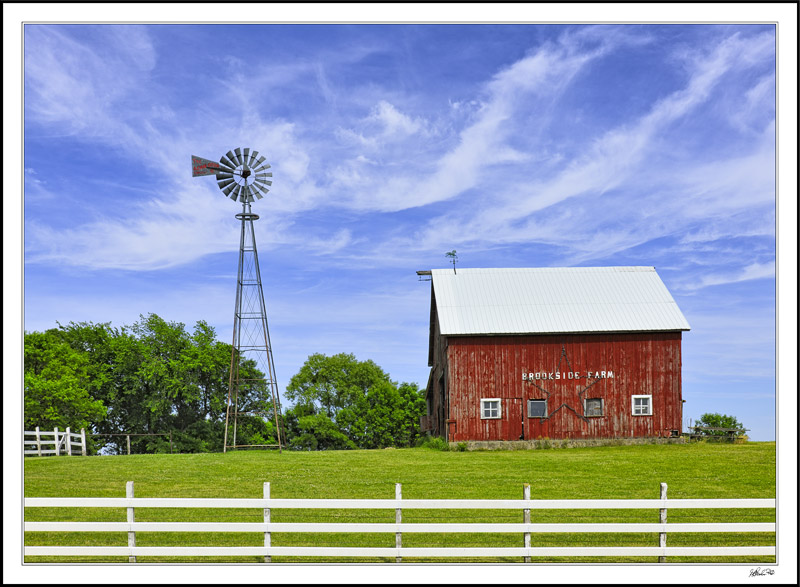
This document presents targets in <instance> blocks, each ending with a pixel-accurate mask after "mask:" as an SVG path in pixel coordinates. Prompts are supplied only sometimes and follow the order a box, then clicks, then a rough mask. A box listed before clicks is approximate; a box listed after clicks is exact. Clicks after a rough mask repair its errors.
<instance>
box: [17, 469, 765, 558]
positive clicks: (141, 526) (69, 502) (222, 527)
mask: <svg viewBox="0 0 800 587" xmlns="http://www.w3.org/2000/svg"><path fill="white" fill-rule="evenodd" d="M126 495H127V497H124V498H121V497H120V498H116V497H113V498H108V497H107V498H84V497H81V498H77V497H74V498H59V497H27V498H25V500H24V505H25V507H26V508H125V510H126V512H127V521H125V522H122V521H119V522H94V521H93V522H78V521H71V522H60V521H41V522H39V521H26V522H25V531H26V532H56V533H62V532H117V533H122V532H127V535H128V546H63V545H61V546H33V545H31V546H28V545H26V546H25V547H24V554H25V556H32V557H36V556H99V557H103V556H127V557H128V560H129V561H130V562H136V560H137V559H136V557H139V556H190V557H204V556H258V557H263V560H264V562H271V561H272V557H273V556H288V557H309V556H313V557H394V559H395V561H396V562H401V561H402V558H403V557H421V558H429V557H430V558H463V557H523V560H524V561H525V562H529V561H530V558H531V557H576V556H577V557H659V561H660V562H663V561H664V560H665V557H667V556H692V557H696V556H703V557H706V556H714V557H716V556H725V557H738V556H775V554H776V548H775V546H774V545H771V546H666V536H667V534H668V533H712V532H713V533H735V532H775V523H774V522H712V523H705V522H704V523H666V513H667V511H668V510H669V509H720V508H724V509H738V510H741V509H759V508H772V509H774V508H775V500H774V499H666V484H662V489H661V495H662V498H661V499H577V500H572V499H569V500H551V499H543V500H532V499H529V495H530V489H529V487H527V486H526V487H525V488H524V496H525V497H526V499H479V500H476V499H455V500H443V499H401V498H400V496H401V490H400V484H397V486H396V491H395V495H396V496H397V498H395V499H272V498H270V497H269V496H270V488H269V483H265V484H264V498H219V499H217V498H136V497H133V482H132V481H129V482H128V483H127V486H126ZM136 508H244V509H258V510H260V511H262V512H263V521H261V522H137V521H135V516H134V512H135V509H136ZM298 508H302V509H322V508H324V509H330V510H364V509H366V510H376V509H382V510H394V511H395V515H396V518H395V520H396V521H395V522H394V523H391V522H388V523H383V522H357V523H353V522H273V521H271V516H272V512H273V510H275V509H298ZM486 509H494V510H517V511H519V512H520V513H522V514H523V518H522V519H523V522H521V523H507V522H497V523H494V522H491V523H484V522H471V523H464V522H442V523H428V522H414V523H408V522H403V521H402V511H403V510H486ZM588 509H591V510H628V509H658V510H659V514H660V521H659V522H658V523H641V522H636V523H532V522H530V521H529V520H530V512H531V511H532V510H588ZM137 532H147V533H159V532H198V533H205V532H211V533H214V532H253V533H259V534H263V538H264V544H263V546H137V545H136V533H137ZM282 532H295V533H303V534H318V533H391V534H395V536H396V542H395V544H396V545H395V546H394V547H373V546H359V547H350V546H333V547H331V546H276V545H273V544H272V539H273V538H274V536H273V534H275V533H282ZM425 533H431V534H434V533H447V534H455V533H478V534H480V533H519V534H521V535H522V537H523V544H524V546H518V547H517V546H511V547H508V546H502V547H492V546H478V547H473V546H469V547H409V546H403V545H402V535H403V534H425ZM538 533H559V534H564V533H657V534H658V536H659V545H658V546H532V545H531V535H535V534H538Z"/></svg>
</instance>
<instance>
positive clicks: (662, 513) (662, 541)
mask: <svg viewBox="0 0 800 587" xmlns="http://www.w3.org/2000/svg"><path fill="white" fill-rule="evenodd" d="M661 499H667V484H666V483H662V484H661ZM658 521H659V523H661V524H666V523H667V508H661V509H660V510H659V519H658ZM658 546H660V547H661V548H666V547H667V533H666V532H660V533H659V535H658ZM658 562H660V563H664V562H667V557H666V556H660V557H658Z"/></svg>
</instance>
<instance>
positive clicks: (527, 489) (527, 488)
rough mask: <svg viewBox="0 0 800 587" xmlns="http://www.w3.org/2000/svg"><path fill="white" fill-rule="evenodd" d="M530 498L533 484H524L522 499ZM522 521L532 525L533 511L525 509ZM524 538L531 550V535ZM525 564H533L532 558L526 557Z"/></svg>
mask: <svg viewBox="0 0 800 587" xmlns="http://www.w3.org/2000/svg"><path fill="white" fill-rule="evenodd" d="M530 498H531V484H530V483H523V484H522V499H526V500H530ZM522 521H523V522H524V523H525V524H530V523H531V510H530V508H525V509H523V510H522ZM524 537H525V548H530V547H531V533H530V532H525V534H524ZM525 562H526V563H529V562H531V557H529V556H526V557H525Z"/></svg>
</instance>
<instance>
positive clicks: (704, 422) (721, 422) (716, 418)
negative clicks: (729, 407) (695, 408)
mask: <svg viewBox="0 0 800 587" xmlns="http://www.w3.org/2000/svg"><path fill="white" fill-rule="evenodd" d="M697 425H698V426H703V427H705V428H735V429H737V430H742V431H744V426H743V425H742V424H740V423H739V421H738V420H737V419H736V418H735V417H733V416H727V415H725V414H717V413H713V414H711V413H709V414H703V415H702V416H700V419H699V420H698V421H697ZM700 434H702V435H704V436H730V435H729V433H727V432H725V431H724V430H700Z"/></svg>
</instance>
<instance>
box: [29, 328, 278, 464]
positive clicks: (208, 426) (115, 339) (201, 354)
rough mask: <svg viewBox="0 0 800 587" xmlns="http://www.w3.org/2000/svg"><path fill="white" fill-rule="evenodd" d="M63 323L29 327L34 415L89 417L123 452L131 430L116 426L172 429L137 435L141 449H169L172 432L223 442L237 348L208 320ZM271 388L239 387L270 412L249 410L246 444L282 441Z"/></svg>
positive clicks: (249, 401)
mask: <svg viewBox="0 0 800 587" xmlns="http://www.w3.org/2000/svg"><path fill="white" fill-rule="evenodd" d="M58 326H59V327H58V329H51V330H48V331H47V332H46V333H30V334H26V359H25V377H26V384H25V406H26V412H25V419H26V424H28V423H30V425H31V426H36V425H38V426H40V427H50V426H51V425H58V426H59V427H65V426H66V425H69V426H72V427H78V426H79V425H82V424H81V423H86V422H88V423H90V424H91V428H89V426H88V424H87V425H86V426H84V427H87V430H89V431H91V432H92V433H94V434H95V435H97V436H95V439H96V440H99V441H101V442H100V444H101V445H105V446H106V447H107V448H108V450H109V451H111V452H117V453H121V452H125V451H126V450H127V446H126V440H125V437H124V436H109V435H113V434H162V435H163V436H149V437H148V436H132V437H131V449H132V451H133V452H169V450H170V443H169V436H168V435H169V434H170V433H171V434H172V448H173V451H174V452H204V451H221V450H222V447H223V435H224V421H225V411H226V402H227V395H228V379H229V369H230V363H231V351H232V348H231V345H229V344H225V343H222V342H219V341H217V340H216V333H215V332H214V329H213V328H212V327H211V326H209V325H208V324H207V323H206V322H204V321H202V320H201V321H198V322H197V323H196V324H195V326H194V329H193V330H192V332H189V331H187V329H186V327H185V325H184V324H182V323H180V322H171V321H167V320H164V319H162V318H161V317H160V316H158V315H157V314H148V315H146V316H145V315H141V316H140V317H139V320H138V321H137V322H136V323H134V324H133V325H132V326H123V327H121V328H113V327H111V325H110V323H102V324H94V323H91V322H78V323H75V322H70V323H69V324H67V325H62V324H59V325H58ZM237 360H239V372H240V376H241V377H242V378H243V379H262V380H263V373H261V371H260V370H259V369H258V365H257V364H256V363H255V362H254V361H253V360H250V359H245V358H237ZM266 389H267V387H266V385H263V384H262V385H250V386H243V387H242V388H241V389H240V390H239V407H240V410H242V411H256V412H264V413H265V415H266V416H267V417H268V419H267V420H266V421H265V419H264V418H261V417H258V416H244V417H240V418H239V419H238V422H237V442H238V443H240V444H275V443H276V442H277V440H276V434H275V431H274V424H273V423H272V416H271V413H272V401H271V395H269V396H267V395H266V393H265V390H266ZM93 402H94V403H93ZM98 406H99V407H100V408H102V410H99V408H98ZM79 414H83V415H84V417H83V419H81V418H80V417H78V415H79ZM67 420H72V421H70V422H67ZM56 422H60V424H59V423H56Z"/></svg>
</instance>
